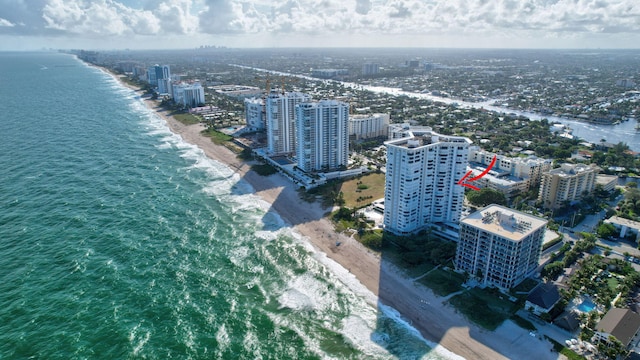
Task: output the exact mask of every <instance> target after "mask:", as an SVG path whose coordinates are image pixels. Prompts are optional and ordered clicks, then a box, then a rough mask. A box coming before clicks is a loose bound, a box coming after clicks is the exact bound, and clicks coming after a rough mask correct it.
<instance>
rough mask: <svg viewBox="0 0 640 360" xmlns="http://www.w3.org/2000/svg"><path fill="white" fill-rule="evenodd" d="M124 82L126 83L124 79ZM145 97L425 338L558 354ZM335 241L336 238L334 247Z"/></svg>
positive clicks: (496, 355)
mask: <svg viewBox="0 0 640 360" xmlns="http://www.w3.org/2000/svg"><path fill="white" fill-rule="evenodd" d="M123 85H124V86H128V85H127V84H125V83H123ZM128 87H129V88H131V87H130V86H128ZM133 90H136V89H133ZM144 101H145V103H146V105H147V106H148V107H149V108H150V109H152V110H154V111H156V112H157V114H158V115H159V116H161V117H162V118H163V119H165V120H166V122H167V125H168V126H169V128H170V129H171V131H173V132H174V133H176V134H179V135H180V136H181V137H182V138H183V139H184V140H185V141H186V142H188V143H191V144H194V145H196V146H198V147H199V148H200V149H202V150H203V151H204V152H205V154H206V155H207V156H208V157H210V158H211V159H214V160H216V161H219V162H221V163H224V164H226V165H227V166H229V167H231V168H232V169H234V171H236V172H237V173H238V174H239V175H240V177H241V178H242V179H243V180H244V181H247V182H248V183H249V184H250V185H251V186H252V187H253V188H254V189H255V194H256V195H258V196H260V197H261V198H262V199H264V200H265V201H266V202H268V203H270V204H272V208H271V210H272V211H275V212H277V213H278V214H279V215H280V216H281V217H282V218H283V219H284V220H285V221H286V222H287V223H288V224H289V225H290V226H292V227H293V228H294V229H295V230H296V231H297V232H298V233H300V234H302V235H303V236H304V237H305V238H306V239H308V241H309V242H310V244H312V245H313V246H314V247H315V248H316V249H317V250H318V251H321V252H322V253H324V254H326V255H327V257H329V258H330V259H332V260H333V261H335V262H337V263H338V264H340V265H341V266H342V267H344V268H345V269H347V270H348V271H350V272H351V273H352V274H353V275H354V276H355V277H356V278H357V279H358V280H359V281H360V282H361V283H362V284H363V285H364V286H365V287H366V288H367V289H369V290H370V291H371V292H372V293H373V294H375V295H376V296H377V298H378V301H379V302H380V303H382V304H385V305H388V306H391V307H393V308H394V309H396V310H397V311H398V312H399V313H400V314H401V315H402V316H403V318H405V319H406V320H407V321H408V322H409V323H411V324H412V326H414V327H415V328H416V329H418V330H419V331H420V333H421V334H422V336H423V337H424V338H425V339H427V340H428V341H431V342H433V343H435V344H438V346H442V347H444V348H445V349H447V350H449V351H451V352H453V353H455V354H457V355H459V356H461V357H464V358H466V359H486V360H495V359H534V358H535V359H538V360H542V359H557V358H559V355H558V354H557V353H554V352H552V351H550V349H551V344H550V343H549V342H547V341H546V340H540V339H538V338H536V337H531V336H530V335H529V333H528V331H526V330H524V329H522V328H520V327H518V326H517V325H515V324H514V323H512V322H511V321H506V322H505V323H504V324H503V325H502V326H500V327H499V328H498V329H497V330H495V331H487V330H484V329H481V328H479V327H477V326H475V325H473V324H471V323H470V322H469V321H467V320H466V319H465V318H464V317H463V316H462V315H461V314H458V313H457V312H456V311H455V309H454V308H453V307H451V306H449V305H447V304H446V303H445V299H444V298H441V297H438V296H436V295H434V294H433V292H432V291H431V290H429V289H428V288H426V287H424V286H422V285H419V284H417V283H416V282H414V281H413V280H411V279H409V278H407V277H406V276H405V275H404V274H403V273H402V272H401V271H400V270H398V269H397V268H395V266H394V265H393V264H391V263H390V262H388V261H387V260H384V259H383V258H382V257H381V256H380V255H379V254H377V253H374V252H372V251H370V250H368V249H367V248H365V247H364V246H362V245H361V244H360V243H359V242H357V241H356V240H354V239H352V238H349V237H347V236H345V235H343V234H338V233H336V232H335V231H334V229H333V225H332V223H331V222H330V221H329V220H328V219H327V218H326V217H325V216H326V214H327V213H328V212H329V211H330V210H331V209H328V208H323V207H322V206H321V205H320V204H319V202H315V203H308V202H305V201H303V200H301V199H300V197H299V195H298V192H297V189H296V187H295V185H293V184H292V183H291V182H290V181H289V180H288V179H286V178H285V177H284V176H282V175H280V174H275V175H271V176H268V177H264V176H260V175H258V174H256V173H255V172H253V171H251V169H250V164H249V163H246V162H244V161H242V160H240V159H238V158H237V157H236V154H235V153H233V152H232V151H231V150H229V149H228V148H226V147H224V146H221V145H216V144H214V143H213V142H212V141H211V139H210V138H208V137H205V136H203V135H202V134H201V131H202V130H203V129H204V125H202V124H195V125H184V124H182V123H180V122H178V121H177V120H175V119H174V118H173V117H171V116H170V114H169V113H168V112H167V111H164V110H163V109H161V108H159V107H158V104H157V102H156V101H152V100H149V99H147V100H144ZM337 242H340V245H339V246H337V245H336V243H337ZM371 305H372V306H374V307H377V306H378V304H371ZM560 357H562V356H560Z"/></svg>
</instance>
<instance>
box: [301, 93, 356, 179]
mask: <svg viewBox="0 0 640 360" xmlns="http://www.w3.org/2000/svg"><path fill="white" fill-rule="evenodd" d="M296 128H297V132H298V139H297V141H298V144H297V152H296V155H297V158H298V167H299V168H300V169H302V170H304V171H306V172H311V171H330V170H335V169H338V168H340V167H341V166H346V165H347V160H348V158H349V104H347V103H345V102H341V101H336V100H322V101H319V102H309V103H301V104H298V105H297V106H296Z"/></svg>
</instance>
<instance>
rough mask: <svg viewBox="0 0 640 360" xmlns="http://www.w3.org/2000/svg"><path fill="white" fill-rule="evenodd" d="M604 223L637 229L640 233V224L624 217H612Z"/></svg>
mask: <svg viewBox="0 0 640 360" xmlns="http://www.w3.org/2000/svg"><path fill="white" fill-rule="evenodd" d="M604 222H606V223H611V224H617V225H621V226H626V227H628V228H631V229H636V230H639V231H640V222H637V221H633V220H629V219H625V218H623V217H619V216H612V217H610V218H608V219H607V220H605V221H604Z"/></svg>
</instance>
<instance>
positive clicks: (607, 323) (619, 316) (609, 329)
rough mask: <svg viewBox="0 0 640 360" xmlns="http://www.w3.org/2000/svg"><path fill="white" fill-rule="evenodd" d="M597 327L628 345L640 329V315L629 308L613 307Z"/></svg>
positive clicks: (598, 329)
mask: <svg viewBox="0 0 640 360" xmlns="http://www.w3.org/2000/svg"><path fill="white" fill-rule="evenodd" d="M596 329H597V331H600V332H604V333H607V334H610V335H613V336H615V337H616V339H618V340H620V342H621V343H622V344H624V345H625V346H627V345H629V342H631V339H632V338H633V337H634V336H635V334H636V333H637V332H638V330H639V329H640V315H638V314H636V313H634V312H633V311H631V310H629V309H619V308H612V309H611V310H609V311H608V312H607V313H606V314H605V315H604V317H603V318H602V319H601V320H600V322H598V325H597V326H596Z"/></svg>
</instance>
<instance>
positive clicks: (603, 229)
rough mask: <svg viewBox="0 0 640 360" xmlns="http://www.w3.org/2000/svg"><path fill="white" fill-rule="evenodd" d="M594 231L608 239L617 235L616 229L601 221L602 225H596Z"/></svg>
mask: <svg viewBox="0 0 640 360" xmlns="http://www.w3.org/2000/svg"><path fill="white" fill-rule="evenodd" d="M596 233H597V234H598V236H600V237H601V238H603V239H610V238H612V237H614V236H616V235H618V230H617V229H616V227H615V226H613V225H612V224H609V223H603V224H602V225H600V226H598V229H597V230H596Z"/></svg>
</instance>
